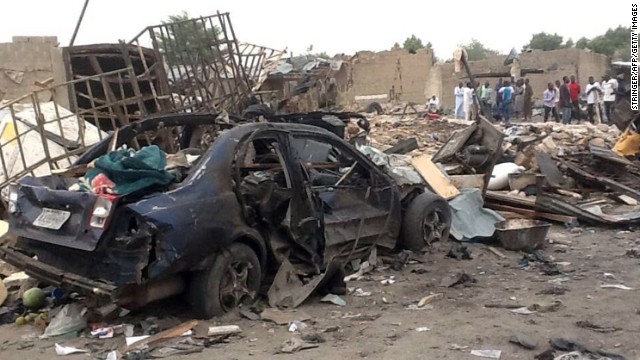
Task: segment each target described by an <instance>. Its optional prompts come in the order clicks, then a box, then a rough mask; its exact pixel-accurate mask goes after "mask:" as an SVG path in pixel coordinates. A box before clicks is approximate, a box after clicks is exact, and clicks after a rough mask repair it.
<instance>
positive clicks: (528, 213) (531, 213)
mask: <svg viewBox="0 0 640 360" xmlns="http://www.w3.org/2000/svg"><path fill="white" fill-rule="evenodd" d="M485 205H486V206H487V207H488V208H489V209H493V210H498V211H508V212H512V213H516V214H520V215H522V216H525V217H527V218H530V219H545V220H551V221H558V222H561V223H564V224H567V223H568V224H574V223H576V222H577V221H578V219H577V218H576V217H574V216H567V215H559V214H550V213H545V212H540V211H535V210H527V209H522V208H517V207H513V206H507V205H500V204H495V203H491V202H488V203H486V204H485Z"/></svg>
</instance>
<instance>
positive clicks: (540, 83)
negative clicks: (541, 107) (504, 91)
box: [427, 49, 610, 109]
mask: <svg viewBox="0 0 640 360" xmlns="http://www.w3.org/2000/svg"><path fill="white" fill-rule="evenodd" d="M505 58H506V56H504V55H500V56H493V57H490V58H488V59H485V60H482V61H472V62H470V63H469V67H470V68H471V72H472V73H474V74H480V73H487V72H496V73H497V72H509V67H508V66H504V65H503V62H504V59H505ZM520 64H521V68H522V69H528V68H534V69H542V70H544V73H542V74H526V75H525V77H527V78H529V81H530V83H531V85H532V86H533V91H534V93H533V99H534V102H539V103H540V104H541V103H542V93H543V91H544V90H545V89H546V87H547V83H548V82H555V81H556V80H561V79H562V77H563V76H565V75H566V76H571V75H576V76H577V78H578V82H580V84H581V85H582V87H583V90H584V86H585V85H586V84H587V83H588V79H589V76H594V77H595V78H596V81H600V80H601V77H602V75H603V74H604V73H605V72H606V71H607V70H609V66H610V59H609V58H608V57H607V56H605V55H601V54H596V53H591V52H588V51H586V50H581V49H561V50H553V51H534V52H531V53H524V54H521V55H520ZM432 72H433V73H434V76H433V77H432V78H431V80H430V81H429V84H428V85H427V95H428V96H431V95H434V94H435V95H436V96H438V97H439V98H440V101H441V103H442V104H443V106H444V108H445V109H453V107H454V105H455V99H454V95H453V91H454V88H455V87H456V86H457V85H458V82H461V81H462V82H464V83H466V81H467V79H466V78H462V77H463V76H466V73H465V72H464V71H463V72H460V73H454V64H453V63H442V64H436V65H435V66H434V68H433V69H432ZM438 73H439V75H438ZM497 80H498V78H497V77H495V78H493V77H492V78H479V79H478V81H480V83H481V84H484V83H485V81H489V83H490V84H491V86H492V87H495V85H496V82H497Z"/></svg>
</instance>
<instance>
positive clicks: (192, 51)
mask: <svg viewBox="0 0 640 360" xmlns="http://www.w3.org/2000/svg"><path fill="white" fill-rule="evenodd" d="M189 19H190V17H189V14H187V12H186V11H183V12H182V13H181V14H178V15H171V16H169V18H168V20H167V21H163V22H162V24H163V25H169V26H167V27H166V29H163V30H162V31H161V30H155V36H156V39H157V40H158V46H159V47H160V51H162V52H163V53H164V54H165V56H166V57H167V60H168V61H169V63H170V64H172V65H177V64H188V63H194V64H197V63H198V62H200V59H211V58H213V54H214V53H213V51H214V50H213V46H212V44H213V43H214V42H215V41H216V38H217V37H218V35H219V34H220V28H218V27H217V26H213V27H207V26H206V25H205V24H206V22H202V21H195V22H191V21H189V22H185V20H189ZM167 29H168V30H167Z"/></svg>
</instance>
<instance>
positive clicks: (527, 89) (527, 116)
mask: <svg viewBox="0 0 640 360" xmlns="http://www.w3.org/2000/svg"><path fill="white" fill-rule="evenodd" d="M532 111H533V88H532V87H531V84H530V83H529V79H524V104H523V105H522V113H523V117H524V121H527V120H531V113H532Z"/></svg>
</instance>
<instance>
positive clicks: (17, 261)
mask: <svg viewBox="0 0 640 360" xmlns="http://www.w3.org/2000/svg"><path fill="white" fill-rule="evenodd" d="M0 258H1V259H3V260H4V261H6V262H7V263H9V264H11V265H13V266H15V267H17V268H18V269H21V270H23V271H24V272H25V273H27V274H28V275H29V276H31V277H33V278H35V279H37V280H40V281H42V282H45V283H48V284H51V285H53V286H57V287H60V288H63V289H66V290H71V291H76V292H79V293H84V294H87V293H90V294H95V295H99V296H105V297H109V298H115V296H116V295H117V290H118V288H117V287H116V286H115V285H113V284H111V283H108V282H103V281H95V280H91V279H88V278H86V277H83V276H79V275H76V274H73V273H69V272H65V271H63V270H60V269H59V268H57V267H54V266H51V265H47V264H45V263H42V262H40V261H38V260H35V259H33V258H31V257H29V256H27V255H25V254H23V253H22V252H20V251H19V250H17V249H15V248H11V247H0Z"/></svg>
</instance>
